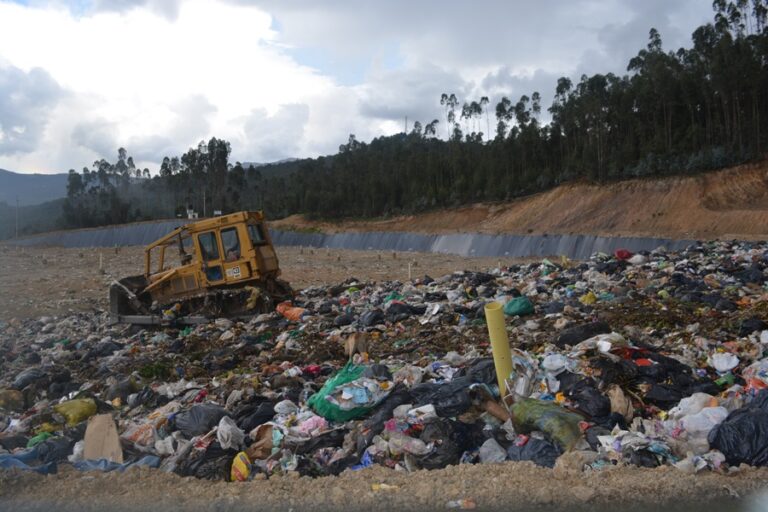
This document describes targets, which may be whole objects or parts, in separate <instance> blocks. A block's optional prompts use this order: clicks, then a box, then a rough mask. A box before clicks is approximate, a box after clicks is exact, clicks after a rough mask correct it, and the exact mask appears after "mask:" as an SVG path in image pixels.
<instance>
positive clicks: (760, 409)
mask: <svg viewBox="0 0 768 512" xmlns="http://www.w3.org/2000/svg"><path fill="white" fill-rule="evenodd" d="M708 441H709V446H710V448H714V449H717V450H720V451H721V452H722V453H723V455H725V460H726V462H728V464H730V465H732V466H736V465H738V464H742V463H746V464H750V465H752V466H768V390H765V389H764V390H763V391H761V392H760V393H759V394H758V395H757V397H755V399H754V400H753V401H752V402H750V403H749V404H747V405H745V406H744V407H742V408H741V409H737V410H735V411H733V412H732V413H731V414H729V415H728V417H727V418H726V419H725V421H723V422H722V423H720V424H719V425H716V426H715V428H713V429H712V431H711V432H710V433H709V437H708Z"/></svg>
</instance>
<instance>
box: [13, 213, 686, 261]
mask: <svg viewBox="0 0 768 512" xmlns="http://www.w3.org/2000/svg"><path fill="white" fill-rule="evenodd" d="M186 222H189V221H187V220H186V219H176V220H166V221H157V222H142V223H137V224H126V225H123V226H110V227H105V228H94V229H79V230H73V231H59V232H54V233H46V234H42V235H35V236H30V237H27V238H22V239H19V240H10V241H8V242H7V243H9V244H13V245H20V246H34V245H49V246H61V247H115V246H131V245H147V244H149V243H151V242H153V241H154V240H157V239H158V238H160V237H162V236H163V235H165V234H167V233H168V232H170V231H172V230H173V229H175V228H176V227H178V226H180V225H182V224H184V223H186ZM271 233H272V239H273V241H274V243H275V245H277V246H303V247H317V248H330V249H356V250H376V251H398V252H407V251H416V252H437V253H446V254H458V255H460V256H483V257H499V258H521V257H531V256H532V257H539V256H567V257H569V258H574V259H587V258H589V257H590V256H591V255H592V254H594V253H596V252H605V253H609V254H610V253H613V251H615V250H616V249H622V248H623V249H628V250H630V251H632V252H637V251H641V250H648V251H650V250H653V249H656V248H657V247H661V246H664V247H666V248H667V249H668V250H672V251H677V250H681V249H684V248H685V247H687V246H688V245H690V244H691V243H692V241H691V240H672V239H667V238H633V237H605V236H595V235H511V234H503V235H486V234H481V233H457V234H451V235H425V234H419V233H407V232H369V233H332V234H325V233H300V232H295V231H280V230H272V231H271Z"/></svg>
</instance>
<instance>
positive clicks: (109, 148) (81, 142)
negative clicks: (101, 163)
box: [72, 119, 119, 157]
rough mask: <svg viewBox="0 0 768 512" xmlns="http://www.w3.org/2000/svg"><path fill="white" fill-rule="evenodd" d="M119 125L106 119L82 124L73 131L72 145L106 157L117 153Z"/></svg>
mask: <svg viewBox="0 0 768 512" xmlns="http://www.w3.org/2000/svg"><path fill="white" fill-rule="evenodd" d="M117 130H118V127H117V124H116V123H113V122H110V121H107V120H106V119H94V120H92V121H85V122H80V123H77V124H76V125H75V127H74V128H73V129H72V143H73V144H75V145H77V146H81V147H83V148H85V149H89V150H91V151H93V152H94V153H95V154H97V155H101V156H102V157H106V156H108V155H110V154H112V153H116V150H117V147H118V145H119V143H118V142H117Z"/></svg>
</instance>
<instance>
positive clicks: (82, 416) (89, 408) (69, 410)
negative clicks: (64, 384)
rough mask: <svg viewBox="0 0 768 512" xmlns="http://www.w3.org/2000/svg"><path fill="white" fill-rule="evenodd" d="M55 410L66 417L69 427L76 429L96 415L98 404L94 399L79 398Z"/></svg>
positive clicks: (62, 404) (58, 405) (59, 405)
mask: <svg viewBox="0 0 768 512" xmlns="http://www.w3.org/2000/svg"><path fill="white" fill-rule="evenodd" d="M53 410H54V411H56V412H57V413H59V414H61V415H62V416H64V418H65V419H66V420H67V425H69V426H70V427H74V426H75V425H77V424H78V423H80V422H82V421H85V420H87V419H88V418H90V417H91V416H93V415H94V414H96V402H94V401H93V398H78V399H75V400H69V401H68V402H63V403H60V404H56V405H55V406H53Z"/></svg>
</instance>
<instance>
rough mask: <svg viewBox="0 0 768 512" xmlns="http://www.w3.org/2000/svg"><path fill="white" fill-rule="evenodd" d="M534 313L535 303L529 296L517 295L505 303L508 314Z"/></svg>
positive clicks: (506, 313) (505, 311)
mask: <svg viewBox="0 0 768 512" xmlns="http://www.w3.org/2000/svg"><path fill="white" fill-rule="evenodd" d="M532 313H533V303H532V302H531V301H530V299H529V298H528V297H515V298H514V299H512V300H510V301H509V302H507V303H506V304H505V305H504V314H505V315H507V316H525V315H530V314H532Z"/></svg>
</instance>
